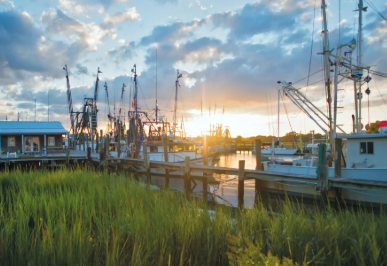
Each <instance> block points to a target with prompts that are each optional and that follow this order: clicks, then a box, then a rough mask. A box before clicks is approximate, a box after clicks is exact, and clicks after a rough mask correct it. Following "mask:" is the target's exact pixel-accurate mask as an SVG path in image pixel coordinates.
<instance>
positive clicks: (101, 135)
mask: <svg viewBox="0 0 387 266" xmlns="http://www.w3.org/2000/svg"><path fill="white" fill-rule="evenodd" d="M99 132H100V137H101V139H100V142H101V145H103V144H102V141H103V130H102V129H101V130H100V131H99Z"/></svg>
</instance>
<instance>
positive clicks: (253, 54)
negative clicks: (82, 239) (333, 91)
mask: <svg viewBox="0 0 387 266" xmlns="http://www.w3.org/2000/svg"><path fill="white" fill-rule="evenodd" d="M367 1H368V2H371V3H372V4H373V6H374V7H375V8H376V9H377V10H378V11H379V12H380V13H381V14H382V15H384V17H387V2H386V1H385V0H373V1H371V0H367ZM364 5H365V6H368V4H367V3H364ZM356 8H357V1H348V0H341V1H327V19H328V30H329V44H330V47H331V48H335V47H336V46H337V44H338V43H347V42H349V41H351V40H352V39H353V38H355V39H357V38H358V34H357V33H358V24H357V19H358V12H353V11H354V10H355V9H356ZM321 31H322V19H321V2H320V1H318V0H305V1H298V0H262V1H256V2H253V1H243V0H239V1H228V0H202V1H198V0H196V1H192V0H146V1H144V0H142V1H140V0H138V1H137V0H77V1H71V0H28V1H27V0H0V47H1V49H0V120H5V119H8V120H17V117H18V114H19V119H20V120H22V121H26V120H27V121H33V120H34V119H35V100H36V120H37V121H47V120H48V119H50V121H60V122H62V124H63V126H64V127H65V128H67V129H69V128H70V118H69V114H68V102H67V96H66V79H65V75H66V73H65V71H64V70H63V67H64V66H65V65H67V67H68V70H69V78H70V85H71V93H72V101H73V105H74V109H75V110H79V108H81V106H82V103H83V98H84V97H85V96H86V97H93V93H94V88H95V82H96V74H97V69H98V67H99V68H100V69H101V72H102V73H101V74H99V80H100V81H99V86H98V109H99V113H98V123H99V125H100V126H101V127H102V128H103V127H104V126H105V125H106V123H107V113H108V110H109V107H110V112H112V113H116V114H118V110H119V108H120V107H122V110H123V113H126V114H127V112H128V110H129V108H130V106H131V104H130V103H131V102H132V97H133V92H132V91H133V84H132V83H133V82H132V79H133V77H132V73H131V69H132V68H133V65H134V64H136V69H137V74H138V81H139V94H138V95H139V96H138V105H139V107H140V108H141V110H144V111H147V112H148V113H149V114H151V113H153V112H154V109H155V100H156V86H157V100H158V106H159V110H160V112H161V115H163V116H165V118H166V119H167V120H168V121H172V115H173V109H174V98H175V94H174V93H175V91H174V87H175V80H176V75H177V72H176V71H177V70H179V73H181V74H183V77H182V78H181V79H179V81H180V87H179V90H178V104H177V110H178V111H177V117H178V119H179V123H181V120H182V119H183V120H184V126H185V129H186V131H187V133H188V135H191V136H197V135H200V134H203V133H206V131H208V130H209V127H210V124H220V123H221V124H222V125H223V127H228V128H229V130H230V133H231V135H232V136H233V137H236V136H237V135H242V136H256V135H270V134H271V135H277V134H278V130H277V123H278V118H277V114H278V90H280V89H281V85H280V84H277V81H279V80H280V81H287V82H293V83H294V86H295V87H296V88H299V89H300V91H302V92H303V93H304V94H305V95H306V96H307V97H308V98H309V99H310V101H312V102H313V103H314V104H315V105H316V106H318V107H319V108H320V109H321V110H322V111H323V112H325V113H326V111H327V107H326V106H327V104H326V100H325V99H326V95H325V89H324V83H323V72H322V71H320V70H321V69H322V68H323V65H322V57H321V55H318V54H317V53H319V52H322V34H321ZM362 41H363V52H362V54H363V64H365V65H367V66H372V70H375V71H379V72H382V73H387V60H386V59H387V49H386V48H387V22H386V21H385V20H384V19H383V18H382V17H381V16H379V14H377V13H376V12H375V11H374V10H373V9H371V8H370V7H369V8H368V10H367V12H363V38H362ZM344 51H348V49H347V50H345V49H344V50H343V52H344ZM356 53H357V50H356V49H355V50H354V52H353V53H352V54H353V60H357V58H356ZM156 54H157V60H156ZM156 65H157V67H156ZM332 69H333V67H332ZM341 71H342V70H341ZM156 72H157V75H156ZM316 72H317V73H316ZM308 73H310V74H313V73H316V74H314V75H311V76H310V77H309V79H308V78H306V77H307V76H308ZM331 75H332V77H333V73H331ZM156 76H157V78H156ZM370 76H371V77H372V80H371V82H370V83H369V88H370V90H371V94H370V95H369V97H368V96H367V95H365V94H364V95H363V101H362V119H363V123H364V124H366V123H368V122H374V121H376V120H387V80H386V79H385V78H382V77H379V76H375V75H370ZM304 78H305V79H304ZM299 80H301V81H299ZM297 81H299V82H297ZM105 82H106V84H107V86H108V94H109V106H108V105H107V97H106V90H105V88H104V84H105ZM296 82H297V83H296ZM123 83H125V85H126V88H125V91H124V94H123V99H122V103H121V92H122V91H121V90H122V87H123ZM156 84H157V85H156ZM366 88H367V85H363V89H362V90H363V92H364V91H365V89H366ZM281 98H282V100H281V102H280V116H279V125H280V132H279V133H280V135H284V134H285V133H287V132H289V131H291V130H293V131H296V132H301V133H303V134H304V133H309V132H310V130H315V131H316V132H320V133H321V132H322V130H321V129H320V128H319V127H318V126H317V125H316V124H315V123H314V122H313V121H312V120H311V119H310V118H308V117H307V116H306V115H305V114H304V113H303V112H301V111H300V110H299V109H298V108H297V107H295V106H294V104H293V103H292V102H290V100H289V99H288V98H287V97H286V96H285V95H282V97H281ZM338 102H339V103H338V104H339V107H340V109H339V113H338V124H340V125H342V128H343V129H344V130H345V131H346V132H347V133H350V132H351V130H352V122H351V115H352V114H353V113H354V90H353V83H352V82H350V81H345V80H344V81H342V82H341V83H340V84H339V92H338ZM368 102H369V108H368ZM201 106H203V107H202V109H203V111H201ZM48 107H49V108H48Z"/></svg>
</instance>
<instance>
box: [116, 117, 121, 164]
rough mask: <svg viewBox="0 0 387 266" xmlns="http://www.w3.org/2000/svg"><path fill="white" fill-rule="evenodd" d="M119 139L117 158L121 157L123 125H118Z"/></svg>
mask: <svg viewBox="0 0 387 266" xmlns="http://www.w3.org/2000/svg"><path fill="white" fill-rule="evenodd" d="M117 135H118V138H117V141H118V143H117V157H118V158H120V157H121V123H118V132H117Z"/></svg>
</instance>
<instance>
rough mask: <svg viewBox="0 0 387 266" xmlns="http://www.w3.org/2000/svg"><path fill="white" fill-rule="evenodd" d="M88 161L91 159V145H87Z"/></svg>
mask: <svg viewBox="0 0 387 266" xmlns="http://www.w3.org/2000/svg"><path fill="white" fill-rule="evenodd" d="M87 161H89V162H90V161H91V147H87Z"/></svg>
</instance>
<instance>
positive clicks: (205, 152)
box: [203, 136, 208, 202]
mask: <svg viewBox="0 0 387 266" xmlns="http://www.w3.org/2000/svg"><path fill="white" fill-rule="evenodd" d="M203 155H204V157H203V165H207V166H208V153H207V136H204V139H203ZM203 177H204V179H203V200H204V201H205V202H207V199H208V196H207V194H208V191H207V186H208V180H207V174H206V173H203Z"/></svg>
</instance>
